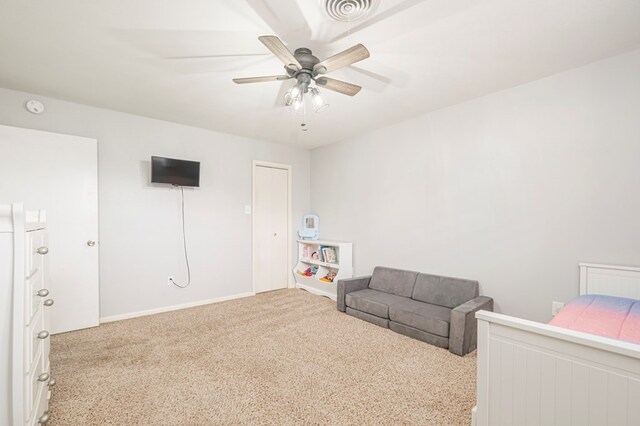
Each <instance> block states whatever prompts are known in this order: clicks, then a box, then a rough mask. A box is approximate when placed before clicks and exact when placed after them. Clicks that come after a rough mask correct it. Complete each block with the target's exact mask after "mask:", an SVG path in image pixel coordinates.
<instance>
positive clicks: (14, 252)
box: [0, 204, 55, 426]
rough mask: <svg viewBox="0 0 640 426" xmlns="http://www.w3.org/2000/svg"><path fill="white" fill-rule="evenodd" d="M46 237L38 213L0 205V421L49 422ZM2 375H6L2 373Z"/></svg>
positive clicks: (50, 380) (41, 215)
mask: <svg viewBox="0 0 640 426" xmlns="http://www.w3.org/2000/svg"><path fill="white" fill-rule="evenodd" d="M47 244H48V238H47V229H46V223H45V221H44V213H43V212H25V211H24V208H23V206H22V204H0V271H1V272H0V292H1V293H0V315H2V317H1V322H0V325H1V327H0V347H1V348H2V349H1V352H2V353H1V354H0V386H1V387H0V424H1V425H4V424H7V425H13V426H21V425H29V426H31V425H37V424H44V423H47V422H48V421H49V413H48V406H49V397H50V388H51V386H53V385H54V384H55V380H54V379H53V378H51V377H50V375H49V347H50V344H49V340H50V338H49V331H48V330H49V310H50V309H51V306H52V305H53V299H51V298H50V294H49V290H48V287H49V281H48V256H47V253H48V252H49V249H48V248H47ZM5 376H7V377H5Z"/></svg>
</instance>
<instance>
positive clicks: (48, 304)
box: [44, 299, 53, 306]
mask: <svg viewBox="0 0 640 426" xmlns="http://www.w3.org/2000/svg"><path fill="white" fill-rule="evenodd" d="M44 306H53V299H47V300H45V301H44Z"/></svg>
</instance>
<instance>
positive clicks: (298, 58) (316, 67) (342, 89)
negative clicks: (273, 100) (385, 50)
mask: <svg viewBox="0 0 640 426" xmlns="http://www.w3.org/2000/svg"><path fill="white" fill-rule="evenodd" d="M258 40H260V41H261V42H262V43H263V44H264V45H265V46H266V47H267V49H269V50H270V51H271V52H272V53H273V54H274V55H275V56H276V57H277V58H278V59H280V61H282V63H284V69H285V71H286V74H282V75H270V76H264V77H245V78H234V79H233V81H234V82H235V83H236V84H246V83H262V82H265V81H279V80H289V79H292V78H293V79H295V80H296V83H295V85H294V86H293V87H292V88H291V90H289V92H288V93H287V95H285V103H286V105H287V106H290V105H293V107H294V108H295V109H298V108H299V107H300V106H301V105H302V102H303V99H304V95H305V93H311V97H312V100H313V103H314V106H315V109H316V112H320V111H321V110H322V109H324V108H326V107H327V106H328V105H327V104H326V103H324V101H323V100H322V98H321V97H320V91H319V90H318V87H321V88H325V89H328V90H333V91H334V92H338V93H342V94H344V95H348V96H354V95H356V94H357V93H358V92H359V91H360V89H362V88H361V87H360V86H358V85H355V84H351V83H347V82H345V81H340V80H336V79H334V78H330V77H326V76H325V74H327V73H329V72H331V71H335V70H337V69H340V68H343V67H346V66H349V65H351V64H355V63H356V62H359V61H362V60H363V59H367V58H368V57H369V51H368V50H367V48H366V47H364V46H363V45H362V44H356V45H355V46H353V47H350V48H349V49H347V50H344V51H342V52H340V53H337V54H335V55H333V56H331V57H329V58H327V59H325V60H324V61H320V60H319V59H318V58H316V57H315V56H313V54H312V53H311V50H310V49H307V48H306V47H301V48H298V49H296V50H295V52H294V53H291V51H290V50H289V49H287V46H285V45H284V43H283V42H282V40H280V39H279V38H278V37H276V36H273V35H265V36H260V37H258ZM313 82H315V87H314V86H313V84H312V83H313Z"/></svg>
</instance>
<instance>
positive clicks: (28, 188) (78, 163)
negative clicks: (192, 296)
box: [0, 125, 100, 333]
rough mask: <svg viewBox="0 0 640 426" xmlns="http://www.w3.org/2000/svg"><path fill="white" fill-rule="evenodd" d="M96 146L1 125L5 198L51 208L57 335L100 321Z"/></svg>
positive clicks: (0, 186)
mask: <svg viewBox="0 0 640 426" xmlns="http://www.w3.org/2000/svg"><path fill="white" fill-rule="evenodd" d="M97 148H98V144H97V141H96V140H95V139H89V138H82V137H78V136H69V135H62V134H57V133H48V132H41V131H36V130H29V129H20V128H15V127H8V126H1V125H0V202H3V203H11V202H24V204H25V208H26V209H32V210H35V209H44V210H46V219H47V227H48V230H49V254H47V256H50V258H49V271H50V275H49V282H50V283H51V284H50V287H51V288H50V289H49V290H50V292H51V293H50V294H51V298H52V299H54V301H55V304H54V309H52V310H51V331H52V332H53V333H61V332H65V331H71V330H77V329H81V328H87V327H93V326H97V325H98V324H99V297H100V296H99V284H98V282H99V281H98V155H97V154H98V153H97Z"/></svg>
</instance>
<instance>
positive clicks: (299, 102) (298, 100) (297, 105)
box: [293, 92, 303, 111]
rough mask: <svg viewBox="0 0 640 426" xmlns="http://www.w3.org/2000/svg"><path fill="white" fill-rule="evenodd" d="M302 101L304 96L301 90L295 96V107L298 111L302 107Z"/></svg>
mask: <svg viewBox="0 0 640 426" xmlns="http://www.w3.org/2000/svg"><path fill="white" fill-rule="evenodd" d="M302 101H303V96H302V92H300V94H299V95H298V96H297V97H295V98H294V101H293V109H295V110H296V111H297V110H299V109H300V107H302Z"/></svg>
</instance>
